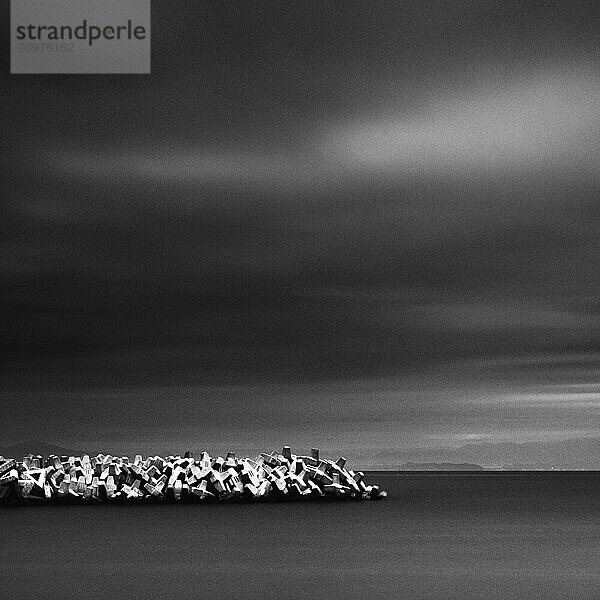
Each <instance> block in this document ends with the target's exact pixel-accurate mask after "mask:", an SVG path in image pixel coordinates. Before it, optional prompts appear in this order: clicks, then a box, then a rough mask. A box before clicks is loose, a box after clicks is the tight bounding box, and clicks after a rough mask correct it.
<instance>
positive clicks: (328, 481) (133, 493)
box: [0, 446, 387, 504]
mask: <svg viewBox="0 0 600 600" xmlns="http://www.w3.org/2000/svg"><path fill="white" fill-rule="evenodd" d="M386 497H387V493H386V492H385V491H383V490H380V489H379V486H377V485H367V483H366V482H365V481H364V475H363V473H362V472H357V473H355V472H354V471H351V470H348V469H346V459H345V458H340V459H338V460H337V461H336V462H333V461H331V460H327V459H323V458H320V457H319V450H318V449H316V448H313V449H312V450H311V453H310V455H309V456H296V455H295V454H292V452H291V449H290V448H289V446H284V447H283V450H282V452H281V453H279V452H271V453H270V454H267V453H265V452H263V453H262V454H260V456H257V457H256V458H254V459H249V458H242V459H239V458H236V456H235V453H234V452H229V453H228V454H227V456H226V457H225V458H223V457H221V456H218V457H216V458H213V457H211V456H210V455H209V454H208V453H207V452H202V454H201V455H200V457H199V458H197V459H196V458H194V455H193V453H192V452H186V453H185V455H184V456H183V457H181V456H168V457H162V456H149V457H147V458H145V459H144V458H143V457H142V456H141V455H140V454H138V455H136V457H135V459H134V460H133V461H130V460H129V458H128V457H127V456H111V455H110V454H106V455H105V454H98V455H96V456H89V455H88V454H84V455H83V456H56V455H50V456H48V457H46V458H45V459H44V458H43V457H41V456H32V455H29V456H25V457H24V458H23V460H22V461H20V462H19V461H16V460H15V459H14V458H4V457H0V503H1V504H35V503H44V502H47V503H60V502H71V503H72V502H115V503H116V502H123V503H136V502H228V501H229V502H232V501H261V500H262V501H265V500H288V499H289V500H304V499H306V500H307V499H336V500H342V499H353V500H381V499H385V498H386Z"/></svg>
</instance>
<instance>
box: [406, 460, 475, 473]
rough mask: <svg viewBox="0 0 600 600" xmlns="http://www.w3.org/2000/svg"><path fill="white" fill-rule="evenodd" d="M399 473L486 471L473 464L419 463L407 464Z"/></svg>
mask: <svg viewBox="0 0 600 600" xmlns="http://www.w3.org/2000/svg"><path fill="white" fill-rule="evenodd" d="M398 470H399V471H485V469H484V468H483V467H482V466H481V465H475V464H472V463H417V462H407V463H403V464H401V465H400V466H399V467H398Z"/></svg>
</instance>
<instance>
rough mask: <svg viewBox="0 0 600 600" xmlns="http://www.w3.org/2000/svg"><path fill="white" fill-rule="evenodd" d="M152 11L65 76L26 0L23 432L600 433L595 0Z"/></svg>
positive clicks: (11, 404) (14, 229)
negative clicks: (30, 18) (148, 30)
mask: <svg viewBox="0 0 600 600" xmlns="http://www.w3.org/2000/svg"><path fill="white" fill-rule="evenodd" d="M152 10H153V12H152V21H153V23H152V75H150V76H145V75H135V76H134V75H131V76H121V75H115V76H109V75H87V76H86V75H63V76H61V75H9V42H8V39H9V38H8V31H9V11H8V3H5V4H3V6H2V8H1V11H0V14H1V27H2V31H1V33H2V35H1V44H2V54H1V56H2V69H1V74H0V77H1V81H0V103H1V104H0V107H1V109H2V112H1V114H2V116H1V119H2V135H1V139H0V144H2V149H1V154H0V160H1V161H2V162H1V174H2V179H1V181H0V186H1V187H0V194H1V196H0V197H1V203H2V204H1V208H0V211H1V212H0V231H1V232H2V233H1V237H0V299H1V302H2V310H1V311H0V326H1V331H0V335H1V336H2V345H3V347H4V349H5V352H4V359H3V360H2V363H1V365H0V385H1V387H2V390H3V395H4V397H5V402H4V403H3V404H4V415H3V423H4V425H5V427H8V428H7V429H5V430H3V432H2V436H3V438H4V439H5V441H6V442H16V441H19V440H23V439H32V438H43V439H46V440H48V441H52V442H57V443H62V444H64V445H68V446H74V445H77V444H87V445H91V446H94V447H98V446H102V445H109V446H111V447H118V448H124V450H126V451H131V450H132V448H133V447H134V446H137V447H142V448H147V447H153V448H154V447H157V446H160V447H161V448H162V447H167V446H169V447H170V446H177V447H179V445H184V444H188V445H189V444H194V443H196V442H198V443H197V445H200V444H203V443H206V444H211V445H212V448H214V449H220V448H219V444H221V445H225V444H229V445H233V446H237V447H238V449H240V450H243V449H249V448H254V447H260V446H262V445H265V444H268V445H271V444H276V445H279V444H280V442H282V441H287V440H292V441H293V442H294V443H297V444H302V445H306V446H309V445H310V444H311V443H313V442H314V443H317V444H321V445H322V446H323V447H327V448H332V449H343V450H344V451H346V452H347V453H349V454H350V455H351V456H352V455H355V456H356V457H357V458H358V459H361V457H362V458H364V457H365V456H366V455H367V454H368V453H370V452H372V451H374V450H376V449H381V448H389V447H402V446H410V445H417V446H418V445H423V444H433V445H436V444H437V445H445V444H456V443H460V442H463V441H465V440H467V441H468V440H472V439H485V440H491V441H500V440H507V439H514V440H525V439H562V438H564V437H585V436H593V435H600V395H598V390H599V389H600V386H598V385H597V383H598V381H599V376H600V371H599V370H598V365H599V364H600V363H599V357H600V348H599V340H600V337H599V336H600V320H599V311H600V289H599V283H600V277H599V273H600V253H599V252H598V250H599V242H600V230H599V224H600V208H599V207H600V204H599V191H600V175H599V173H600V171H599V167H600V160H599V156H600V155H599V146H600V55H599V52H600V8H599V7H598V6H597V5H596V3H592V2H585V3H579V2H534V1H520V2H514V1H512V2H511V1H508V2H507V1H503V2H490V1H485V0H484V1H481V0H479V1H459V2H423V1H422V0H414V1H412V2H391V1H390V2H364V1H363V2H323V1H319V2H282V1H280V0H279V1H276V2H275V1H274V2H248V1H244V2H234V1H230V0H228V1H220V2H205V1H200V2H199V1H198V0H194V1H193V2H177V3H175V4H173V3H167V2H154V3H153V6H152ZM157 440H160V442H157Z"/></svg>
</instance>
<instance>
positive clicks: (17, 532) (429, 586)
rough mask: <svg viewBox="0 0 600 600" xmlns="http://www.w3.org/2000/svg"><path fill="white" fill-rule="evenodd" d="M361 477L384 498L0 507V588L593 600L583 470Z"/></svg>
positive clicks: (596, 522)
mask: <svg viewBox="0 0 600 600" xmlns="http://www.w3.org/2000/svg"><path fill="white" fill-rule="evenodd" d="M369 479H370V480H373V481H379V482H381V483H382V484H383V487H384V488H386V489H388V490H389V492H390V498H389V499H388V500H387V501H385V502H359V503H354V502H352V503H322V504H317V503H308V504H302V503H294V504H291V503H281V504H249V505H241V504H237V505H208V506H197V505H165V506H162V505H152V506H103V505H91V506H60V507H59V506H44V507H25V508H18V509H7V508H2V509H0V531H1V535H2V547H1V549H0V582H1V584H0V585H1V587H2V595H3V597H7V598H14V599H17V598H27V599H30V598H37V599H44V598H65V599H67V598H68V599H71V598H73V599H74V598H77V599H80V598H81V597H82V596H86V597H89V598H107V599H108V598H111V599H112V598H124V597H127V598H132V599H135V598H156V597H169V598H170V597H172V598H177V599H187V598H211V599H215V600H217V599H225V598H244V599H254V598H256V599H258V598H260V599H265V598H291V599H305V598H311V599H313V600H314V599H320V598H327V599H338V598H339V599H340V600H341V599H353V598H374V599H378V598H381V599H386V598H389V599H392V598H393V599H398V598H407V599H411V600H413V599H425V598H427V599H437V598H440V599H442V598H443V599H453V598H456V599H457V600H458V599H468V598H477V599H481V598H484V599H488V598H489V599H491V598H498V599H500V598H515V599H517V598H519V599H528V598H539V599H553V598H556V599H558V598H561V599H564V598H590V599H591V598H598V597H599V591H598V590H600V477H598V476H596V474H588V473H562V474H538V473H536V474H514V475H510V474H498V475H493V474H471V475H461V474H455V473H450V474H440V475H428V474H416V473H411V474H408V475H400V474H395V473H386V474H383V473H378V474H372V475H370V476H369Z"/></svg>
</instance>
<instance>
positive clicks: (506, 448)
mask: <svg viewBox="0 0 600 600" xmlns="http://www.w3.org/2000/svg"><path fill="white" fill-rule="evenodd" d="M374 459H375V460H376V461H377V462H378V463H381V464H382V465H389V467H391V468H394V469H397V468H401V467H400V466H399V465H401V464H402V463H408V462H413V463H474V464H478V465H482V466H483V467H484V468H486V469H489V468H496V469H500V468H502V467H503V466H505V467H506V466H509V465H510V466H517V467H518V468H521V469H530V470H537V469H559V470H580V469H584V470H591V471H596V470H600V438H576V439H568V440H561V441H552V442H525V443H522V444H517V443H514V442H502V443H498V444H493V443H487V442H486V443H480V444H467V445H464V446H461V447H459V448H441V449H436V450H413V451H405V450H390V451H386V452H380V453H378V454H377V455H376V456H375V457H374Z"/></svg>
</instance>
